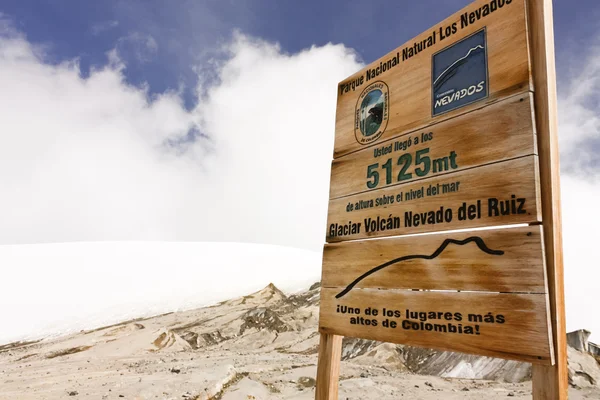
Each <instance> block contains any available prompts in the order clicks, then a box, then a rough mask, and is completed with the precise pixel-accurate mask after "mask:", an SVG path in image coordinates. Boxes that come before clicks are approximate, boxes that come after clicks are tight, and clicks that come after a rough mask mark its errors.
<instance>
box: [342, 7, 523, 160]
mask: <svg viewBox="0 0 600 400" xmlns="http://www.w3.org/2000/svg"><path fill="white" fill-rule="evenodd" d="M499 3H500V2H497V3H496V4H499ZM501 3H502V4H503V6H502V7H496V8H495V10H494V11H493V12H491V13H490V12H489V10H490V1H489V0H478V1H475V2H473V3H472V4H470V5H469V6H467V7H465V8H464V9H463V10H461V11H459V12H457V13H455V14H453V15H452V16H450V17H449V18H447V19H446V20H444V21H443V22H441V23H439V24H438V25H435V26H434V27H432V28H431V29H428V30H427V31H425V32H424V33H422V34H420V35H419V36H417V37H415V38H414V39H412V40H409V41H408V42H407V43H405V44H404V45H402V46H400V47H398V48H397V49H395V50H392V51H391V52H390V53H388V54H387V55H385V56H384V57H381V58H380V59H378V60H377V61H375V62H373V63H371V64H369V65H368V66H367V67H366V68H364V69H363V70H361V71H359V72H357V73H356V74H354V75H352V76H350V77H348V78H347V79H345V80H344V81H342V82H340V84H339V85H338V101H337V113H336V131H335V132H336V135H335V136H336V137H335V148H334V157H335V158H337V157H340V156H342V155H344V154H348V153H350V152H354V151H357V150H359V149H361V148H362V147H363V146H364V145H365V144H373V143H375V142H378V141H381V140H386V139H390V138H394V137H397V136H399V135H401V134H403V133H406V132H407V131H411V130H416V129H420V128H422V127H424V126H427V125H430V124H431V123H434V122H438V121H440V120H443V119H447V118H449V117H452V116H456V115H458V114H461V113H464V112H466V111H469V110H473V109H475V108H478V107H481V106H482V105H484V104H489V103H491V102H494V101H497V100H498V99H501V98H502V97H505V96H508V95H511V94H515V93H522V92H524V91H527V90H530V89H531V82H530V65H529V55H528V44H527V35H526V22H525V21H526V13H525V0H512V1H506V2H501ZM486 10H487V12H486ZM484 15H485V16H484ZM482 31H483V34H480V33H479V32H482ZM480 35H483V36H485V40H484V41H483V42H481V44H477V46H471V45H470V44H469V43H470V41H472V40H474V38H477V40H479V37H480ZM429 38H431V39H429ZM428 40H430V41H429V42H428ZM434 42H435V43H434ZM457 43H458V44H457ZM477 43H479V42H477ZM454 44H457V45H456V47H454V48H453V49H450V50H448V49H449V46H450V45H454ZM463 45H464V46H466V48H464V49H463V48H462V46H463ZM478 46H481V48H479V47H478ZM469 47H470V48H469ZM419 49H421V50H419ZM472 49H474V52H471V51H470V50H472ZM442 50H448V51H452V52H456V54H453V55H452V59H453V60H456V61H459V60H460V59H463V60H467V62H466V63H464V64H455V63H453V64H452V65H458V66H460V68H463V65H466V66H467V67H466V68H469V67H468V66H469V60H476V58H474V57H471V58H467V57H468V56H469V55H475V56H477V57H484V60H487V61H486V64H487V78H482V80H481V82H485V83H483V84H482V85H481V87H480V88H478V89H477V95H475V94H474V93H475V91H473V93H472V94H469V95H465V97H464V98H462V99H460V102H467V103H470V100H469V99H470V98H473V99H475V98H478V100H477V101H476V102H474V103H470V104H468V105H464V106H462V107H460V108H458V109H454V110H452V111H449V112H445V113H443V114H439V115H438V114H436V115H435V116H433V117H432V115H433V114H434V112H437V111H436V110H438V109H439V107H434V106H435V101H434V100H436V99H434V97H433V93H432V83H433V82H434V80H435V78H434V77H433V73H435V74H436V75H438V74H439V72H438V67H439V66H440V65H441V63H442V61H439V62H438V63H437V64H434V63H433V61H434V60H433V56H434V55H436V56H437V58H436V59H437V60H441V59H442V58H441V57H445V56H446V55H448V54H449V53H448V51H446V52H445V53H440V52H441V51H442ZM459 50H460V54H459ZM411 54H412V55H411ZM462 54H464V56H463V55H462ZM478 54H479V55H478ZM459 56H460V58H457V57H459ZM448 57H449V56H448ZM477 62H479V61H477ZM384 68H385V69H386V70H385V72H383V69H384ZM463 70H465V69H464V68H463ZM432 71H433V72H432ZM465 71H466V70H465ZM482 71H483V70H482ZM378 72H379V73H378ZM470 72H471V71H469V72H466V73H470ZM482 74H483V75H482V76H485V71H483V72H482ZM373 75H375V76H373ZM440 77H441V74H440V76H437V78H438V79H439V78H440ZM375 82H383V85H381V84H379V83H378V88H379V89H380V91H381V95H382V96H383V97H382V99H383V98H384V97H385V95H386V94H387V96H388V97H387V99H386V100H387V107H386V108H385V109H384V112H382V114H381V121H380V122H381V124H380V125H379V128H378V129H377V133H369V132H367V133H369V134H370V136H364V135H363V134H362V133H361V131H360V129H358V130H357V129H355V128H356V127H357V120H356V115H357V111H358V113H359V119H360V112H361V105H362V104H363V101H364V99H365V95H366V94H367V93H368V92H369V90H370V89H371V88H373V87H370V85H372V84H373V83H375ZM469 85H470V84H469ZM471 86H472V85H471ZM471 86H468V87H464V88H463V87H456V88H453V89H451V90H454V92H452V93H450V92H448V93H449V95H450V94H455V93H457V92H461V91H462V90H463V89H468V88H469V87H471ZM480 89H482V90H483V91H480ZM444 93H445V92H444ZM465 93H466V92H465ZM439 94H440V95H441V93H439ZM483 95H485V96H484V97H483V98H480V96H483ZM461 96H462V95H461ZM444 98H445V96H440V97H438V99H437V100H440V101H441V100H443V99H444ZM367 103H368V102H367ZM454 104H456V103H454ZM450 106H451V104H450V105H447V106H443V107H442V108H444V107H450ZM385 110H387V113H386V112H385ZM365 111H368V110H365ZM366 115H367V114H366V113H365V116H366ZM380 132H383V133H381V134H380Z"/></svg>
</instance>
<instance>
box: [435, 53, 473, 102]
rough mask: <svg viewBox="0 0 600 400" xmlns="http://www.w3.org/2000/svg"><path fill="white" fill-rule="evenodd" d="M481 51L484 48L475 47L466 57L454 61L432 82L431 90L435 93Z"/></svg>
mask: <svg viewBox="0 0 600 400" xmlns="http://www.w3.org/2000/svg"><path fill="white" fill-rule="evenodd" d="M482 51H485V48H484V47H483V46H482V45H480V44H479V45H477V46H475V47H473V48H471V49H469V51H468V52H467V55H465V56H464V57H461V58H459V59H458V60H456V61H454V62H453V63H452V64H450V66H449V67H448V68H446V69H445V70H444V71H442V73H441V74H440V75H439V76H438V77H437V78H436V79H435V81H433V88H434V90H435V91H437V90H438V89H439V88H440V87H441V86H442V85H443V84H444V83H446V82H447V81H448V80H449V79H450V78H452V77H453V76H454V75H456V74H457V73H458V71H459V69H460V68H461V67H462V66H463V65H464V64H466V63H467V62H468V61H469V58H471V57H472V56H475V55H477V54H479V53H481V52H482Z"/></svg>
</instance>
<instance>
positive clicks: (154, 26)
mask: <svg viewBox="0 0 600 400" xmlns="http://www.w3.org/2000/svg"><path fill="white" fill-rule="evenodd" d="M469 3H470V1H467V0H446V1H443V2H442V1H439V0H419V1H390V0H375V1H370V2H364V1H355V0H349V1H329V2H321V1H315V0H309V1H302V2H298V1H267V0H239V1H233V0H218V1H217V0H209V1H194V0H178V1H172V2H166V1H160V0H147V1H143V0H104V1H93V2H88V1H78V0H49V1H44V2H40V1H35V0H4V1H3V2H2V4H1V5H0V11H1V12H3V13H4V14H5V15H6V16H7V17H8V18H10V19H11V20H12V21H13V22H14V25H15V27H16V28H17V29H18V30H19V31H21V32H24V33H25V34H26V35H27V38H28V39H29V40H30V41H32V42H34V43H38V44H44V45H46V46H48V49H49V52H48V57H49V61H54V62H60V61H62V60H65V59H73V58H78V59H79V60H80V66H81V70H82V73H83V75H84V76H85V75H86V74H87V73H89V68H90V67H91V66H96V67H98V66H101V65H104V64H106V55H105V53H106V52H107V51H109V50H111V49H113V48H117V49H118V50H119V54H120V56H121V58H122V59H123V60H124V61H125V62H126V63H127V70H126V71H125V75H126V77H127V79H128V81H129V82H130V83H133V84H135V85H139V84H141V83H143V82H147V83H148V84H149V88H150V91H151V92H154V93H161V92H163V91H165V90H167V89H177V88H179V87H180V86H181V85H183V86H184V89H183V90H184V97H185V101H186V105H187V107H191V106H192V105H193V104H194V102H195V90H194V87H195V85H196V83H197V77H198V75H197V73H196V72H195V71H197V70H195V68H198V67H200V68H203V67H204V68H206V69H210V67H211V64H210V63H209V60H210V59H211V58H213V57H217V58H219V57H220V54H219V52H218V50H219V48H220V46H221V45H222V44H223V43H224V42H227V41H228V40H230V38H231V35H232V32H233V31H234V30H239V31H241V32H243V33H245V34H248V35H251V36H254V37H258V38H262V39H265V40H268V41H271V42H277V43H279V44H280V45H281V48H282V50H283V51H285V52H289V53H296V52H298V51H300V50H302V49H306V48H309V47H311V46H313V45H317V46H321V45H324V44H326V43H328V42H332V43H343V44H344V45H346V46H347V47H350V48H352V49H354V50H355V51H356V52H357V53H358V55H359V56H360V58H361V60H362V61H363V62H366V63H369V62H371V61H373V60H375V59H377V58H379V57H380V56H382V55H383V54H385V53H387V52H388V51H390V50H392V49H394V48H396V47H398V46H399V45H401V44H403V43H404V42H406V41H408V40H409V39H410V38H412V37H414V36H416V35H417V34H419V33H420V32H422V31H424V30H425V29H427V28H429V27H430V26H433V25H435V24H436V23H438V22H439V21H442V20H443V19H444V18H446V17H447V16H449V15H450V14H452V13H454V12H456V11H457V10H460V9H461V8H462V7H464V6H466V5H467V4H469ZM554 8H555V29H556V48H557V58H558V60H559V61H560V60H561V59H565V60H566V59H568V58H569V57H571V56H573V55H574V54H578V52H579V51H580V49H582V48H586V47H587V46H589V45H590V44H591V43H590V39H592V40H595V36H596V31H597V29H598V25H599V24H598V21H599V20H600V19H599V17H600V7H596V6H595V1H594V0H577V1H571V0H559V1H554ZM557 68H558V73H559V76H563V75H566V74H568V72H569V71H568V68H569V64H566V63H561V62H558V63H557Z"/></svg>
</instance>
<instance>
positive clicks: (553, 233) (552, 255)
mask: <svg viewBox="0 0 600 400" xmlns="http://www.w3.org/2000/svg"><path fill="white" fill-rule="evenodd" d="M528 13H529V36H530V40H531V42H530V43H531V57H532V59H531V62H532V67H533V78H534V90H535V94H534V99H535V116H536V124H537V136H538V151H539V159H540V180H541V190H542V213H543V217H542V219H543V221H544V222H543V226H544V241H545V244H546V264H547V270H548V290H549V296H550V309H551V315H552V336H553V340H554V349H555V354H556V357H555V360H556V363H555V364H554V365H553V366H542V365H533V382H532V384H533V399H534V400H558V399H560V400H563V399H567V397H568V384H569V382H568V373H567V345H566V340H567V338H566V323H565V297H564V282H563V275H564V274H563V254H562V227H561V209H560V176H559V174H560V168H559V152H558V118H557V98H556V97H557V96H556V69H555V61H554V29H553V18H552V0H529V1H528Z"/></svg>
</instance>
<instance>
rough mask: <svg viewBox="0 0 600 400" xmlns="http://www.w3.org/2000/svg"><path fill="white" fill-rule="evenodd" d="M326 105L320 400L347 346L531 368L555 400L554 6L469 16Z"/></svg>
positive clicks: (492, 6) (469, 10)
mask: <svg viewBox="0 0 600 400" xmlns="http://www.w3.org/2000/svg"><path fill="white" fill-rule="evenodd" d="M337 103H338V104H337V113H336V132H335V149H334V159H333V162H332V167H331V185H330V201H329V211H328V219H327V232H326V242H327V243H326V244H325V247H324V253H323V270H322V283H321V287H322V289H321V306H320V307H321V308H320V319H319V331H320V334H321V346H320V352H319V364H318V373H317V388H316V398H317V399H318V400H330V399H337V393H338V377H339V368H340V357H341V344H342V337H343V336H349V337H358V338H365V339H372V340H378V341H383V342H390V343H399V344H406V345H413V346H421V347H427V348H435V349H440V350H448V351H458V352H463V353H468V354H477V355H483V356H490V357H499V358H505V359H511V360H520V361H525V362H530V363H532V364H533V395H534V399H566V398H567V397H566V396H567V388H568V386H567V385H568V382H567V369H566V331H565V317H564V288H563V265H562V242H561V226H560V187H559V170H558V148H557V122H556V88H555V67H554V54H553V32H552V10H551V0H477V1H475V2H473V3H472V4H470V5H469V6H467V7H466V8H464V9H463V10H460V11H459V12H457V13H455V14H454V15H452V16H450V17H449V18H447V19H446V20H445V21H443V22H441V23H440V24H438V25H436V26H434V27H432V28H431V29H429V30H427V31H425V32H424V33H422V34H421V35H419V36H417V37H416V38H414V39H413V40H411V41H409V42H407V43H406V44H404V45H403V46H401V47H399V48H398V49H396V50H394V51H392V52H390V53H389V54H387V55H385V56H384V57H382V58H380V59H379V60H377V61H375V62H374V63H372V64H370V65H369V66H367V67H366V68H365V69H363V70H361V71H359V72H357V73H356V74H354V75H352V76H351V77H349V78H347V79H346V80H344V81H342V82H341V83H340V84H339V85H338V102H337ZM478 228H485V229H484V230H481V229H478ZM367 239H368V240H367Z"/></svg>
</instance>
